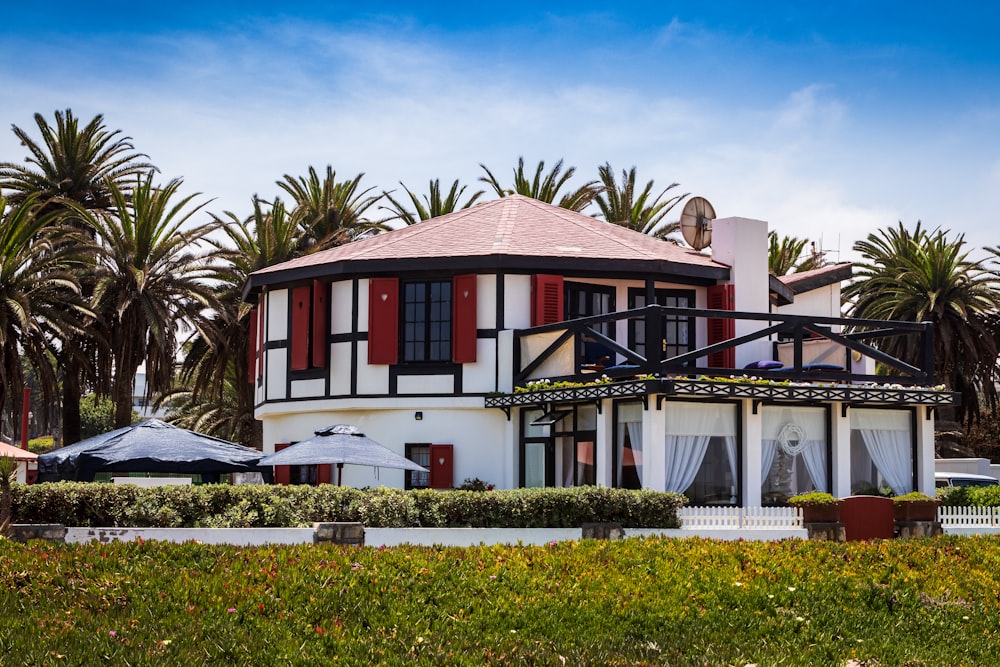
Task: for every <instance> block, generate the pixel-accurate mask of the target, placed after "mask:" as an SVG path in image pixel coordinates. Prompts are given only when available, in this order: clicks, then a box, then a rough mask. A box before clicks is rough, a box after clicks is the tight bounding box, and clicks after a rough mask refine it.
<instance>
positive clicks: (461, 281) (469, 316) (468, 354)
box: [451, 274, 476, 364]
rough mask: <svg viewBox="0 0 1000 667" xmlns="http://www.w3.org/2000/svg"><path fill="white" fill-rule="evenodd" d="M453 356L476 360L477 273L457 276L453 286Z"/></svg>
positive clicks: (463, 360)
mask: <svg viewBox="0 0 1000 667" xmlns="http://www.w3.org/2000/svg"><path fill="white" fill-rule="evenodd" d="M451 358H452V361H454V362H455V363H457V364H465V363H473V362H475V361H476V275H475V274H469V275H464V276H455V278H454V279H453V280H452V286H451Z"/></svg>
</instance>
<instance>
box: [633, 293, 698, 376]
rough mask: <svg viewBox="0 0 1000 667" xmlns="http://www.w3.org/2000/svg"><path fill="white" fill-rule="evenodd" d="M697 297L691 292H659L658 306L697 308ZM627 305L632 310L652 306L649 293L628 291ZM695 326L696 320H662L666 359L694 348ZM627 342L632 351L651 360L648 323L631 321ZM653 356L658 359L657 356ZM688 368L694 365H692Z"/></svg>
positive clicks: (684, 318) (688, 318) (679, 318)
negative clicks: (648, 348) (649, 302)
mask: <svg viewBox="0 0 1000 667" xmlns="http://www.w3.org/2000/svg"><path fill="white" fill-rule="evenodd" d="M694 296H695V294H694V291H692V290H670V289H658V290H656V291H655V293H654V298H655V299H656V304H657V305H660V306H669V307H671V308H694ZM628 302H629V303H628V307H629V310H631V309H633V308H643V307H645V306H647V305H649V304H647V303H646V291H645V290H643V289H639V288H635V287H632V288H629V291H628ZM694 324H695V323H694V318H693V317H680V316H677V315H668V316H666V317H664V318H663V320H662V322H661V324H660V331H661V335H662V336H663V339H662V341H661V342H660V350H661V351H662V353H663V358H665V359H669V358H670V357H676V356H678V355H680V354H684V353H685V352H690V351H691V350H692V349H693V348H692V345H693V344H694V332H695V329H694ZM628 341H629V349H632V350H634V351H635V352H636V353H638V354H640V355H642V356H643V357H646V358H647V359H648V358H649V357H648V356H647V355H646V321H645V320H644V319H642V320H639V319H635V320H629V321H628ZM653 356H654V358H655V356H656V355H655V354H654V355H653ZM685 365H693V363H690V364H685Z"/></svg>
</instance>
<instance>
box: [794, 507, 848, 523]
mask: <svg viewBox="0 0 1000 667" xmlns="http://www.w3.org/2000/svg"><path fill="white" fill-rule="evenodd" d="M801 507H802V523H837V522H838V521H840V503H837V504H835V505H802V506H801Z"/></svg>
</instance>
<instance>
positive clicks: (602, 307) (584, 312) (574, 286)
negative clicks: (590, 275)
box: [564, 282, 615, 338]
mask: <svg viewBox="0 0 1000 667" xmlns="http://www.w3.org/2000/svg"><path fill="white" fill-rule="evenodd" d="M565 290H566V293H565V297H564V303H565V307H566V319H567V320H575V319H577V318H580V317H591V316H594V315H608V314H609V313H613V312H615V290H614V288H613V287H610V286H608V285H588V284H586V283H571V282H567V283H565ZM593 329H594V330H595V331H598V332H600V333H602V334H604V335H605V336H608V337H609V338H614V332H613V331H612V330H611V322H601V323H600V324H597V325H594V327H593Z"/></svg>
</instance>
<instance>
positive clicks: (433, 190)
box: [380, 178, 485, 225]
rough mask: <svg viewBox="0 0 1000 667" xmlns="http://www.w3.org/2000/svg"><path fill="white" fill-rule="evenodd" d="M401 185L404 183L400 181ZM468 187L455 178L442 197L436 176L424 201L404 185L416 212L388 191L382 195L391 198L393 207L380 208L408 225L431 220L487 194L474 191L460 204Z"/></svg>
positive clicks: (468, 205) (467, 205)
mask: <svg viewBox="0 0 1000 667" xmlns="http://www.w3.org/2000/svg"><path fill="white" fill-rule="evenodd" d="M400 185H403V184H402V183H400ZM466 187H467V186H465V185H463V186H461V187H459V182H458V179H455V182H454V183H452V184H451V189H450V190H449V191H448V195H447V196H446V197H442V196H441V181H440V180H439V179H436V178H435V179H434V180H433V181H430V184H429V190H430V194H426V195H424V196H423V201H420V197H418V196H417V195H416V194H415V193H413V192H412V191H411V190H410V189H409V188H408V187H406V186H405V185H403V189H404V190H406V194H407V195H408V196H409V197H410V201H411V202H412V203H413V208H414V212H412V213H411V212H410V211H409V210H407V208H406V206H404V205H403V204H402V203H400V202H398V201H396V200H395V199H393V197H392V195H391V194H390V193H388V192H383V193H382V196H383V197H385V198H386V199H388V200H389V202H390V203H391V204H392V207H391V208H390V207H388V206H382V207H380V208H384V209H385V210H387V211H391V212H392V213H393V214H394V215H393V216H392V217H391V218H389V219H390V220H402V221H403V222H404V223H406V224H407V225H412V224H416V223H417V222H420V221H421V220H430V219H431V218H436V217H438V216H439V215H444V214H446V213H454V212H455V211H460V210H462V209H466V208H469V207H470V206H472V205H474V204H475V203H476V201H477V200H478V199H479V198H480V197H482V196H483V195H484V194H485V193H484V192H483V191H482V190H479V191H477V192H474V193H472V194H471V195H470V196H469V198H468V199H466V200H465V203H464V204H459V202H460V201H461V199H462V195H463V194H464V193H465V188H466Z"/></svg>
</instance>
